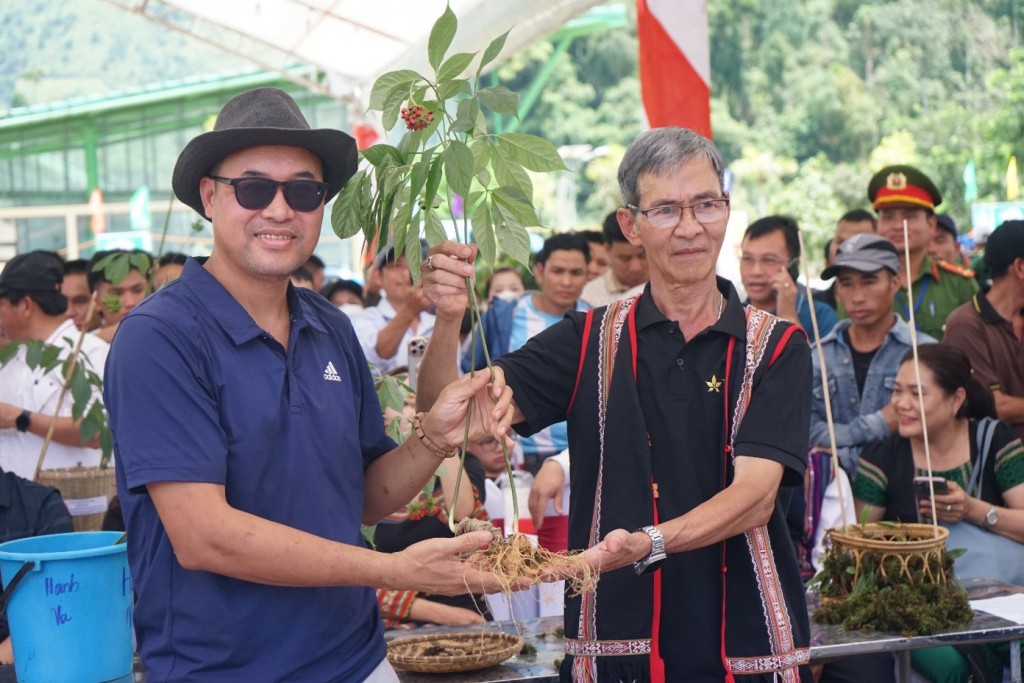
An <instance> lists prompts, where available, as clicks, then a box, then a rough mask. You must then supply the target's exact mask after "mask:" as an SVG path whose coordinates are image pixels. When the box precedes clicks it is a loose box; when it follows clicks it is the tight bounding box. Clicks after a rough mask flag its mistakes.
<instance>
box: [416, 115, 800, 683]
mask: <svg viewBox="0 0 1024 683" xmlns="http://www.w3.org/2000/svg"><path fill="white" fill-rule="evenodd" d="M723 171H724V163H723V161H722V157H721V155H720V154H719V152H718V150H717V149H716V148H715V146H714V145H713V144H712V143H711V141H709V140H707V139H706V138H703V137H701V136H700V135H697V134H696V133H694V132H692V131H690V130H686V129H683V128H658V129H654V130H650V131H647V132H645V133H643V134H641V135H640V136H639V137H638V138H637V139H636V140H635V141H634V142H633V143H632V144H631V145H630V147H629V149H627V151H626V155H625V157H624V158H623V161H622V164H621V166H620V167H619V186H620V189H621V191H622V197H623V205H622V206H621V207H620V208H619V209H618V211H617V215H618V220H619V224H620V226H621V227H622V233H623V235H624V236H625V237H626V239H627V240H629V243H630V244H633V245H642V246H643V247H644V249H645V250H646V253H647V260H648V263H649V265H650V283H649V284H648V285H647V286H646V287H645V289H644V291H643V293H642V294H640V295H638V296H634V297H630V298H627V299H624V300H621V301H616V302H613V303H612V304H610V305H609V306H607V307H601V308H597V309H594V310H593V312H586V313H585V312H570V313H568V314H567V316H566V318H565V319H564V320H562V321H561V322H560V323H558V324H557V325H554V326H552V327H549V328H548V329H546V330H545V331H543V332H541V333H539V334H537V335H536V336H534V337H533V338H532V339H530V341H528V342H527V343H526V345H525V346H523V347H522V348H521V349H518V350H516V351H513V352H512V353H509V354H507V355H504V356H502V357H501V358H500V359H498V360H497V361H496V363H495V369H494V381H495V384H496V386H501V384H502V382H503V381H504V382H507V384H508V385H509V386H511V387H512V388H513V392H514V398H513V408H514V410H515V415H514V418H513V425H514V426H515V428H516V429H517V431H519V432H520V433H521V434H532V433H534V432H536V431H537V430H539V429H542V428H544V427H545V426H547V425H550V424H552V423H555V422H558V421H561V420H567V422H568V434H569V451H570V453H571V459H572V468H571V489H572V493H571V501H570V514H569V547H570V549H575V550H583V551H585V553H584V555H583V556H584V557H586V558H589V559H590V561H591V563H592V565H593V567H594V568H595V569H597V570H599V571H600V572H601V573H602V576H601V581H600V583H599V584H598V586H597V588H596V590H594V591H591V592H585V593H583V594H582V595H580V596H571V595H570V596H568V598H567V603H566V613H565V636H566V638H565V652H566V658H565V660H564V661H563V663H562V668H561V678H562V680H563V681H568V680H574V681H648V680H653V681H702V682H703V681H719V682H720V681H722V680H732V679H733V677H734V676H742V677H743V678H742V680H744V681H765V682H767V681H788V682H790V683H795V682H796V681H800V680H803V681H808V680H810V671H809V669H808V667H807V666H806V664H807V662H808V660H809V650H808V632H809V627H808V620H807V610H806V606H805V603H804V597H803V585H802V583H801V580H800V575H799V571H798V569H797V565H796V557H795V554H794V552H793V550H792V545H791V541H790V539H789V535H788V532H787V529H786V523H785V519H784V516H783V512H782V510H781V506H780V505H778V504H776V494H777V493H778V490H779V487H780V485H782V484H784V483H785V484H788V485H793V484H795V483H798V482H801V481H802V479H803V473H804V467H805V462H806V453H807V429H808V420H809V411H810V388H811V387H810V380H811V361H810V353H809V349H808V346H807V340H806V337H805V336H804V334H803V332H802V331H801V330H800V329H799V328H798V327H796V326H795V325H791V324H790V323H787V322H785V321H782V320H779V319H778V318H776V317H775V316H773V315H771V314H769V313H766V312H764V311H759V310H754V309H752V308H749V307H744V306H743V305H742V304H741V302H740V300H739V297H738V295H737V293H736V290H735V288H734V287H733V286H732V284H731V283H730V282H729V281H727V280H725V279H722V278H719V277H717V275H716V272H715V263H716V261H717V259H718V254H719V252H720V251H721V248H722V243H723V239H724V237H725V229H726V224H727V223H728V220H729V197H728V195H727V194H726V192H725V191H724V189H723V184H722V175H723ZM473 252H474V250H473V249H472V248H471V247H468V246H465V245H459V244H455V243H451V242H449V243H445V244H443V245H440V246H439V247H437V248H435V249H434V250H433V253H432V255H431V261H430V266H431V268H432V270H431V269H429V268H428V271H429V272H427V273H426V275H425V277H424V281H425V291H426V292H427V296H429V297H430V298H431V299H432V300H434V301H435V303H436V304H437V323H436V325H435V329H434V336H433V338H432V341H431V345H430V349H429V350H428V356H430V357H431V358H428V359H425V360H424V362H423V368H425V371H424V373H423V374H421V376H420V394H419V399H420V401H422V402H423V405H428V404H429V402H430V400H431V398H432V397H433V396H435V395H437V393H438V391H439V389H440V387H442V386H444V384H445V382H447V381H449V380H450V379H451V378H452V377H454V376H455V367H454V363H452V362H451V361H450V360H448V359H450V358H452V357H453V356H454V348H455V344H456V343H457V339H458V321H459V320H460V318H461V315H462V310H463V309H464V307H465V297H464V296H463V297H459V296H457V295H456V294H455V293H456V292H459V291H460V290H459V288H460V287H461V288H462V290H463V291H464V290H465V283H464V280H463V279H464V278H465V277H467V276H471V275H472V274H473V273H472V266H470V265H468V263H467V259H469V262H470V263H471V260H472V257H473V256H474V253H473ZM431 359H433V360H431ZM624 567H625V568H628V569H627V571H611V570H614V569H619V568H624ZM768 625H770V627H769V626H768Z"/></svg>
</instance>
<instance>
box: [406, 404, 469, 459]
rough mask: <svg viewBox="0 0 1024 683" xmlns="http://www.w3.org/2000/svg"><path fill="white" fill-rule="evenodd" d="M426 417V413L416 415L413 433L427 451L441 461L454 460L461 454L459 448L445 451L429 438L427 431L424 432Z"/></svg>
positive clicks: (413, 421)
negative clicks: (424, 419)
mask: <svg viewBox="0 0 1024 683" xmlns="http://www.w3.org/2000/svg"><path fill="white" fill-rule="evenodd" d="M426 416H427V414H426V413H416V415H415V416H414V417H413V418H412V429H413V432H414V433H415V434H416V438H417V439H419V440H420V443H422V444H423V445H424V446H426V447H427V450H429V451H430V452H431V453H433V454H434V455H436V456H437V457H438V458H440V459H441V460H446V459H448V458H454V457H455V456H456V455H458V454H459V449H458V448H456V449H455V450H453V451H446V450H445V449H443V448H441V447H440V446H439V445H437V443H436V442H435V441H434V440H433V439H431V438H430V437H429V436H427V433H426V432H425V431H423V418H425V417H426Z"/></svg>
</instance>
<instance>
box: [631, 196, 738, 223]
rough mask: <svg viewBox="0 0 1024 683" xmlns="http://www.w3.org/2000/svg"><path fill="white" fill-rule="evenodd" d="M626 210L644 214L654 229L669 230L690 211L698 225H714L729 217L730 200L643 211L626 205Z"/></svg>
mask: <svg viewBox="0 0 1024 683" xmlns="http://www.w3.org/2000/svg"><path fill="white" fill-rule="evenodd" d="M626 208H628V209H632V210H633V211H635V212H637V213H642V214H643V215H644V216H645V217H646V218H647V222H648V223H650V224H651V227H652V228H660V229H668V228H674V227H676V226H677V225H679V221H681V220H682V219H683V212H684V211H686V209H689V210H690V211H692V212H693V217H694V219H695V220H696V221H697V222H698V223H702V224H703V223H714V222H715V221H720V220H722V219H723V218H725V217H726V216H727V215H729V200H728V199H705V200H704V201H702V202H697V203H696V204H686V205H679V204H666V205H664V206H655V207H652V208H650V209H641V208H640V207H639V206H636V205H634V204H626Z"/></svg>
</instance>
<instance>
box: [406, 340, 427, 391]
mask: <svg viewBox="0 0 1024 683" xmlns="http://www.w3.org/2000/svg"><path fill="white" fill-rule="evenodd" d="M426 352H427V338H426V337H413V338H412V339H410V340H409V386H410V387H412V390H413V391H416V377H417V375H418V374H419V370H420V361H421V360H423V354H424V353H426Z"/></svg>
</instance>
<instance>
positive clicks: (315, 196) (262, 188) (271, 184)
mask: <svg viewBox="0 0 1024 683" xmlns="http://www.w3.org/2000/svg"><path fill="white" fill-rule="evenodd" d="M210 177H211V178H213V179H214V180H216V181H217V182H218V183H224V184H225V185H230V186H231V187H233V188H235V200H236V201H237V202H238V205H239V206H241V207H242V208H243V209H249V210H250V211H257V210H259V209H265V208H267V207H268V206H270V202H272V201H274V197H275V196H276V195H277V188H279V187H283V188H284V200H285V201H286V202H288V206H290V207H292V208H293V209H295V210H296V211H302V212H309V211H316V209H317V208H319V207H320V205H321V204H323V202H324V195H326V194H327V189H328V186H327V183H321V182H317V181H316V180H284V181H281V180H271V179H270V178H259V177H245V178H224V177H223V176H218V175H212V176H210Z"/></svg>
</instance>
